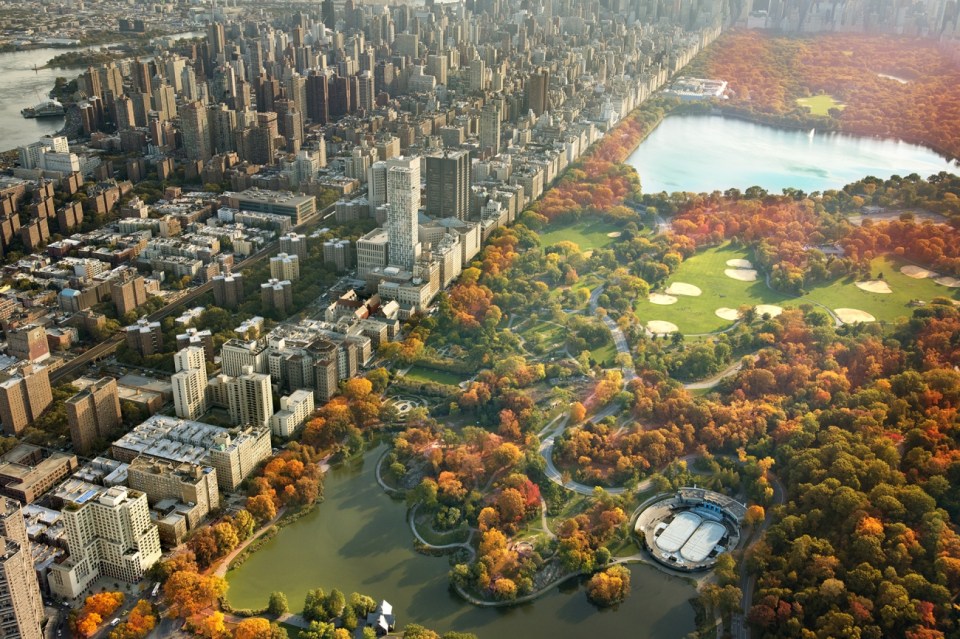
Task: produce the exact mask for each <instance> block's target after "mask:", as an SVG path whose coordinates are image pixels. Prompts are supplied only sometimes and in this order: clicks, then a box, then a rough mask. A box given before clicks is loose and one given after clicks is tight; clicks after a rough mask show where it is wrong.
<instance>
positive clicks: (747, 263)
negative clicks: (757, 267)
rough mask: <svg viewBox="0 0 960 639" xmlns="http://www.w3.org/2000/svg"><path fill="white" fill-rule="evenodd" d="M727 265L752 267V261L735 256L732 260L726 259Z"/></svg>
mask: <svg viewBox="0 0 960 639" xmlns="http://www.w3.org/2000/svg"><path fill="white" fill-rule="evenodd" d="M727 266H731V267H733V268H753V262H751V261H750V260H744V259H742V258H739V257H736V258H734V259H732V260H727Z"/></svg>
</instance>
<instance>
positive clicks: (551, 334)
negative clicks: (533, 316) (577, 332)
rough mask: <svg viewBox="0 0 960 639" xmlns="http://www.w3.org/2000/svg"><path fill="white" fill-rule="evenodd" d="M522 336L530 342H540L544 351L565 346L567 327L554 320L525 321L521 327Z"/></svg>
mask: <svg viewBox="0 0 960 639" xmlns="http://www.w3.org/2000/svg"><path fill="white" fill-rule="evenodd" d="M519 333H520V336H521V337H523V339H524V340H526V341H527V342H528V343H530V344H540V345H542V346H543V348H544V350H543V352H544V353H548V352H550V351H552V350H555V349H557V348H561V347H562V346H563V343H564V340H565V339H566V336H567V329H566V328H564V327H563V326H560V325H559V324H554V323H553V322H544V321H536V322H531V321H527V322H524V323H523V325H522V326H521V327H520V331H519Z"/></svg>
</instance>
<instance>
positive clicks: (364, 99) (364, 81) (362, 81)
mask: <svg viewBox="0 0 960 639" xmlns="http://www.w3.org/2000/svg"><path fill="white" fill-rule="evenodd" d="M357 79H358V84H359V86H360V91H359V95H358V96H357V107H358V108H361V109H364V110H366V111H373V99H374V97H376V96H375V95H374V85H373V74H372V73H371V72H370V71H364V72H363V73H361V74H360V76H359V77H358V78H357Z"/></svg>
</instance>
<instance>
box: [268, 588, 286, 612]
mask: <svg viewBox="0 0 960 639" xmlns="http://www.w3.org/2000/svg"><path fill="white" fill-rule="evenodd" d="M289 609H290V607H289V605H288V604H287V596H286V595H285V594H283V593H282V592H271V593H270V600H269V602H268V603H267V612H268V613H270V614H271V615H272V616H274V617H279V616H280V615H282V614H284V613H286V612H287V611H288V610H289Z"/></svg>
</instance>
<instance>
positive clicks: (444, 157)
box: [426, 151, 470, 220]
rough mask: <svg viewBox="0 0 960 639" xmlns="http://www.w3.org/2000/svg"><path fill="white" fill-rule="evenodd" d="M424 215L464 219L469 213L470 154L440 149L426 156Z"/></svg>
mask: <svg viewBox="0 0 960 639" xmlns="http://www.w3.org/2000/svg"><path fill="white" fill-rule="evenodd" d="M426 209H427V215H429V216H431V217H455V218H457V219H460V220H465V219H467V216H468V215H469V214H470V154H469V153H468V152H466V151H444V152H443V153H438V154H434V155H428V156H427V206H426Z"/></svg>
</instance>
